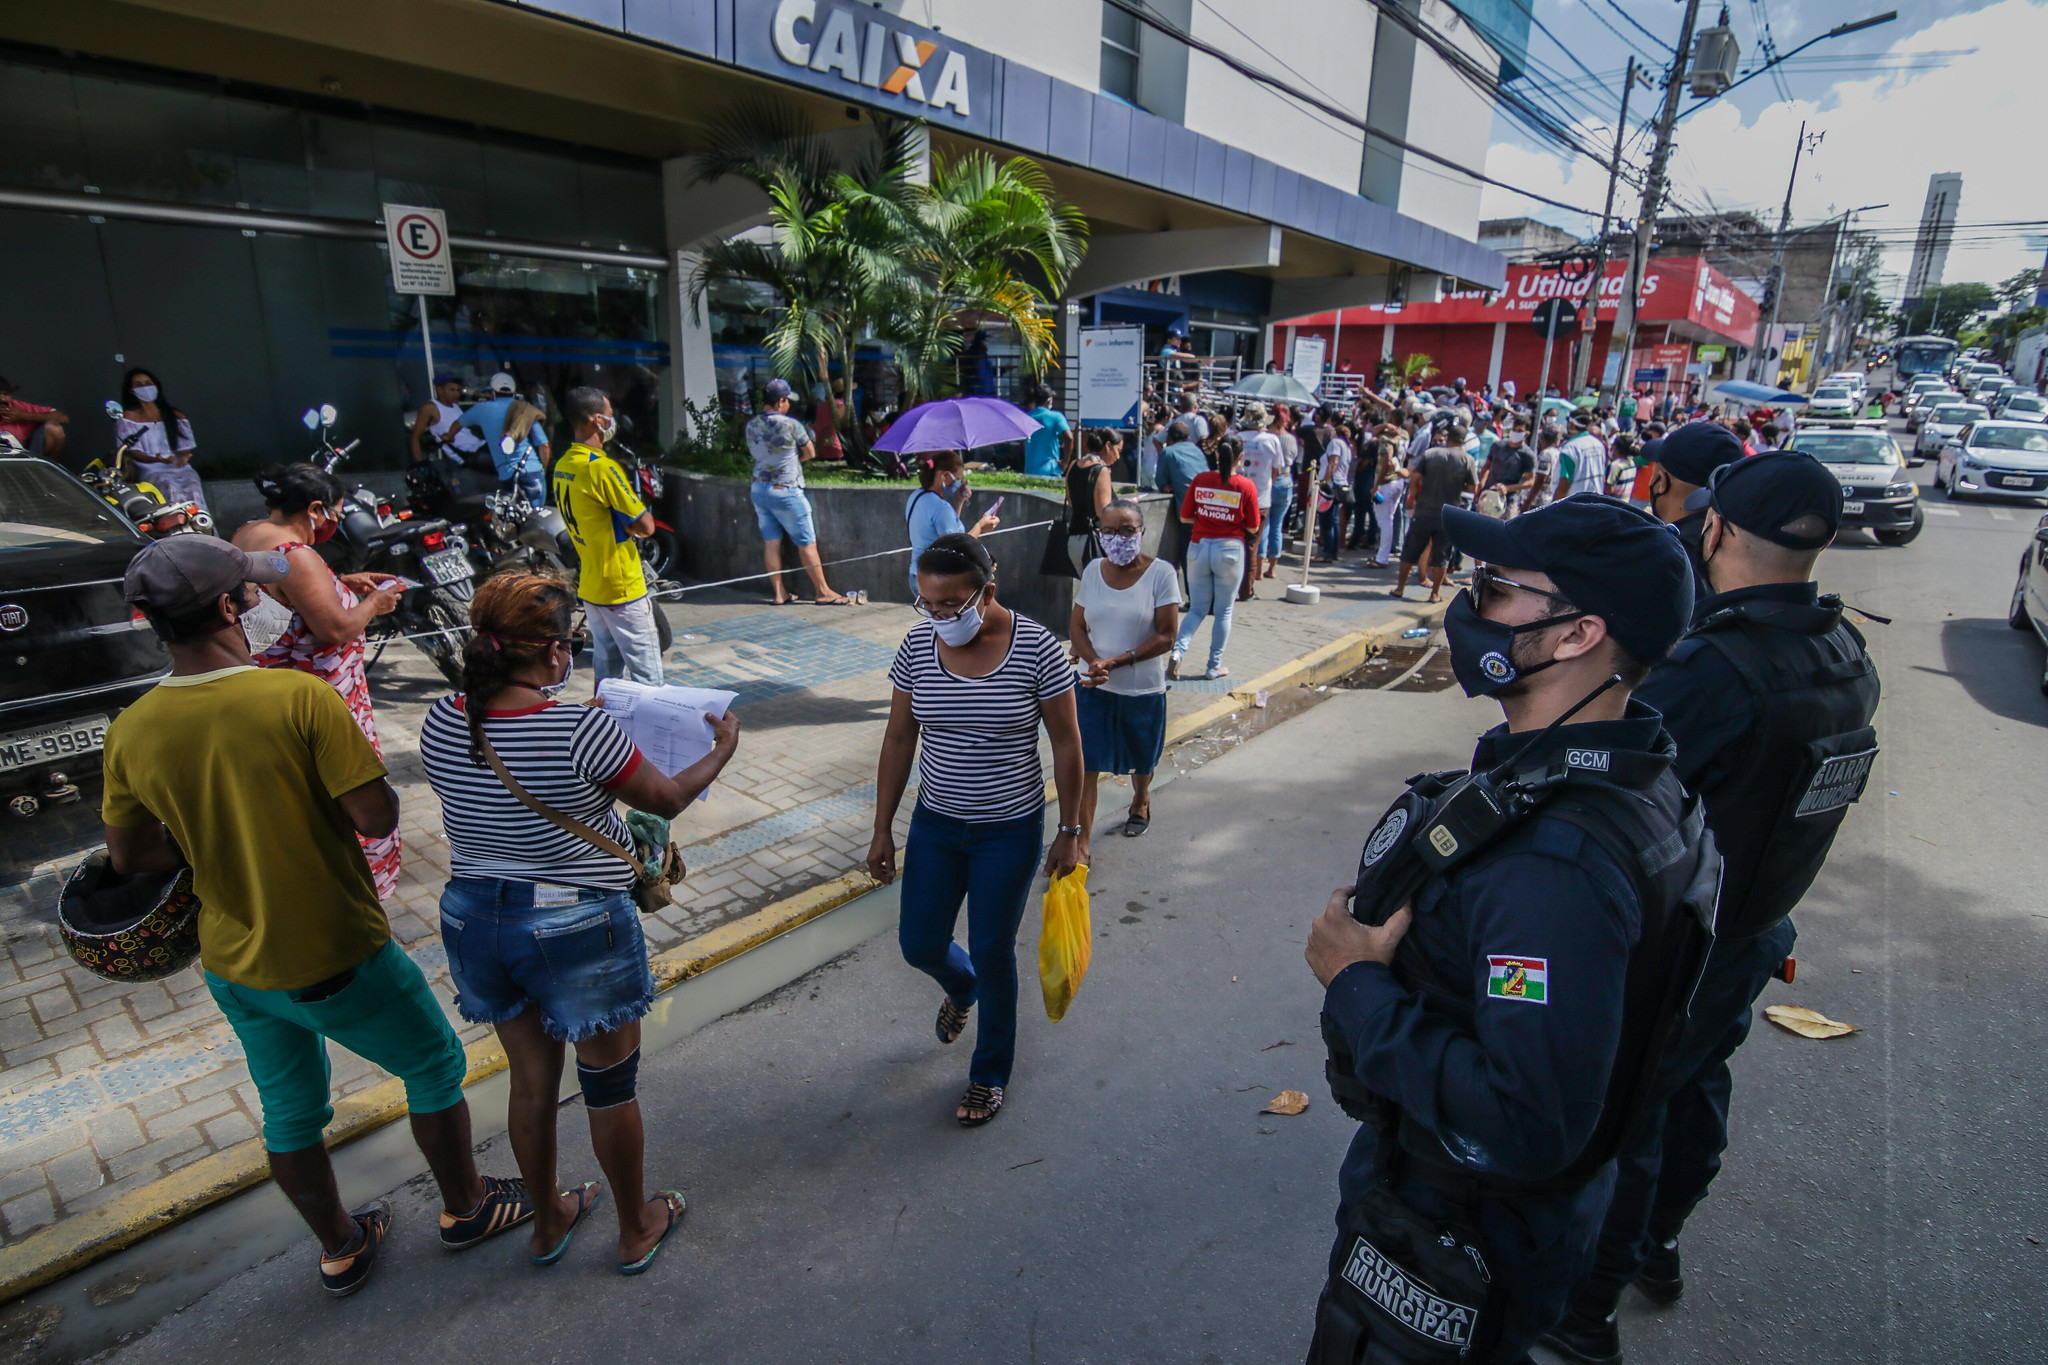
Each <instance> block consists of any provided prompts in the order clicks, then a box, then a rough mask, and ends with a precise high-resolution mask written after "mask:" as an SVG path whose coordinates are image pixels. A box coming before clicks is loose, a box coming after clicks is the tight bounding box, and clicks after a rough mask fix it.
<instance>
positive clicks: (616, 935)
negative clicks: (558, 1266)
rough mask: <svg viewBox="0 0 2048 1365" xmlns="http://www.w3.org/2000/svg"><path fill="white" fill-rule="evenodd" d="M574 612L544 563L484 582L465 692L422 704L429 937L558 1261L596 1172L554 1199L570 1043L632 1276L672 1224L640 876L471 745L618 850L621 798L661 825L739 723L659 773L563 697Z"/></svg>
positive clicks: (623, 834)
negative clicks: (497, 1059) (643, 1084)
mask: <svg viewBox="0 0 2048 1365" xmlns="http://www.w3.org/2000/svg"><path fill="white" fill-rule="evenodd" d="M575 608H576V593H575V589H574V588H573V587H571V586H570V585H569V584H568V583H565V582H562V581H560V580H558V579H555V578H552V577H549V576H547V575H544V574H535V573H520V572H516V571H508V572H505V573H500V574H496V575H494V576H493V577H491V578H490V579H488V580H487V581H486V582H485V583H484V585H483V586H482V587H480V588H478V589H477V591H476V598H475V600H473V601H472V602H471V603H470V606H469V619H470V622H471V624H472V625H474V626H475V627H476V633H475V635H474V636H473V637H472V638H471V639H470V641H469V643H468V644H467V645H465V646H464V649H463V668H462V676H463V687H464V691H463V694H462V695H460V696H454V697H444V698H442V699H441V700H440V701H437V702H435V703H434V705H433V706H432V707H430V708H429V709H428V711H427V718H426V721H425V722H424V723H423V724H422V725H421V726H420V757H421V759H422V760H423V762H424V763H425V765H426V769H427V781H428V782H429V783H431V784H432V785H433V788H434V794H435V795H436V796H438V797H439V798H440V799H441V818H442V822H443V824H444V826H445V827H446V829H447V833H448V853H449V879H448V886H447V888H446V890H444V891H443V892H442V893H441V942H442V944H443V945H444V946H445V947H446V948H447V950H448V968H449V972H450V974H451V975H453V977H454V978H455V989H456V997H455V1007H456V1009H457V1010H458V1011H459V1012H460V1013H461V1015H462V1017H463V1018H464V1019H467V1020H469V1021H470V1022H471V1023H477V1024H490V1025H492V1026H493V1027H494V1028H496V1030H497V1032H498V1041H499V1042H500V1043H502V1044H503V1045H504V1048H505V1056H506V1059H507V1061H508V1062H509V1063H510V1070H511V1073H512V1077H511V1079H512V1096H511V1103H510V1105H509V1108H508V1114H507V1118H508V1121H509V1129H510V1136H511V1139H512V1155H513V1158H514V1159H515V1160H516V1161H518V1163H519V1171H520V1174H521V1175H522V1176H524V1177H525V1180H526V1187H527V1189H528V1190H530V1191H532V1192H533V1193H534V1196H535V1198H534V1204H533V1206H531V1207H534V1208H535V1213H534V1215H533V1217H534V1230H533V1236H532V1237H531V1239H530V1240H529V1242H528V1247H529V1250H530V1251H531V1253H532V1258H533V1262H534V1264H535V1265H553V1264H554V1263H555V1262H557V1261H559V1260H560V1259H561V1257H562V1254H563V1253H564V1252H565V1251H567V1250H568V1249H569V1238H570V1236H571V1235H572V1234H573V1233H574V1231H575V1228H576V1225H577V1224H578V1223H580V1222H582V1220H583V1215H585V1214H586V1213H589V1212H590V1211H591V1210H592V1209H593V1208H595V1207H596V1206H597V1202H598V1196H599V1193H600V1187H599V1185H598V1182H597V1181H595V1180H591V1181H586V1182H584V1183H583V1184H582V1185H581V1186H580V1187H578V1188H577V1189H575V1190H572V1191H570V1192H568V1193H566V1194H556V1193H553V1192H554V1191H555V1190H556V1189H557V1188H558V1187H557V1186H556V1183H555V1112H556V1099H557V1097H558V1096H559V1095H560V1093H561V1085H562V1064H563V1060H564V1058H563V1047H564V1044H565V1043H566V1044H567V1045H569V1046H572V1047H574V1048H575V1049H576V1079H577V1081H578V1082H579V1083H580V1085H581V1088H582V1091H583V1100H584V1106H585V1108H586V1109H587V1110H588V1113H589V1118H590V1144H591V1147H592V1148H593V1149H594V1150H595V1152H596V1155H597V1164H598V1166H599V1167H600V1168H601V1169H602V1170H603V1171H604V1173H605V1176H606V1177H607V1178H608V1179H609V1180H610V1181H611V1184H612V1191H613V1193H614V1194H615V1195H616V1196H617V1199H618V1214H619V1244H618V1262H617V1265H618V1269H619V1271H620V1272H621V1273H622V1274H627V1275H637V1274H639V1273H640V1272H641V1271H643V1270H645V1269H647V1268H648V1266H650V1265H651V1264H653V1262H654V1258H655V1255H656V1254H657V1253H658V1252H659V1251H660V1250H661V1244H662V1241H663V1240H664V1239H665V1238H666V1237H667V1236H668V1234H669V1233H670V1232H671V1231H673V1230H674V1228H675V1226H676V1225H677V1224H678V1223H680V1222H682V1219H683V1196H682V1195H681V1194H679V1193H678V1192H676V1191H674V1190H662V1191H659V1192H658V1193H657V1194H656V1195H655V1197H654V1198H652V1199H645V1198H643V1197H642V1196H643V1194H644V1193H645V1191H644V1187H643V1185H642V1173H641V1156H642V1152H643V1149H644V1147H645V1137H644V1133H643V1129H642V1126H641V1120H640V1105H639V1101H638V1100H637V1099H636V1098H635V1078H636V1076H637V1074H638V1070H639V1065H640V1017H641V1016H642V1015H644V1014H646V1013H647V1011H648V1009H649V1007H650V1006H651V1005H652V1004H653V1002H654V977H653V974H652V973H651V972H650V971H649V970H648V966H647V942H646V939H645V938H643V937H642V935H641V930H640V916H639V914H638V913H637V912H636V907H635V906H634V903H633V895H632V891H633V882H634V871H633V869H632V868H631V867H629V866H627V864H626V861H625V859H623V858H621V857H619V856H617V855H616V854H613V853H609V852H607V851H605V850H604V849H602V848H600V847H598V846H597V845H595V844H593V843H591V842H590V841H589V840H587V839H585V838H583V837H582V836H581V835H579V834H576V833H574V832H572V831H570V830H567V829H563V828H561V827H559V826H557V825H556V824H554V823H553V822H552V821H550V820H548V819H547V818H546V817H544V816H542V815H541V814H540V813H539V812H537V811H534V810H532V809H530V808H528V807H527V806H526V805H525V803H523V802H522V801H520V800H519V798H518V797H516V796H514V795H513V794H512V792H511V790H510V789H509V788H508V787H507V786H506V785H505V784H504V783H503V782H502V781H500V780H499V778H498V776H497V774H496V772H495V771H494V770H493V769H492V767H491V765H490V762H489V759H488V757H487V756H486V754H485V750H484V745H485V744H486V743H488V744H489V745H490V748H491V751H492V752H493V753H495V754H496V755H497V757H498V759H499V761H500V762H502V763H503V764H504V765H505V769H506V771H507V772H509V773H511V774H512V777H513V779H514V780H515V781H517V782H518V784H519V785H520V786H521V787H523V788H524V789H525V790H526V792H527V793H528V795H530V796H532V797H533V798H534V799H535V800H536V801H538V802H540V803H541V804H542V805H544V806H546V807H547V808H549V809H550V810H553V811H555V812H556V813H558V814H560V815H563V816H566V817H568V818H569V819H571V820H574V821H577V822H579V823H581V824H582V825H584V826H586V827H588V828H590V829H593V830H595V831H597V832H598V833H600V834H603V835H604V836H606V837H607V838H609V839H611V840H612V841H613V842H615V843H617V844H619V845H621V846H623V847H625V848H629V849H630V848H632V847H633V843H634V840H633V835H632V833H631V832H630V831H629V830H628V828H627V826H626V822H625V821H624V820H622V819H620V818H619V813H618V811H617V810H616V809H615V808H614V802H615V800H620V801H624V802H625V803H626V804H627V805H628V806H629V807H631V808H632V809H634V810H640V811H646V812H648V813H650V814H653V815H656V816H659V817H661V818H662V819H663V820H667V819H670V818H672V817H674V816H676V815H678V814H680V813H681V812H682V811H683V810H684V809H685V808H686V807H688V805H689V804H690V802H692V801H694V800H696V799H697V797H698V795H699V794H701V793H702V792H703V790H704V788H706V787H707V786H709V785H710V784H711V782H712V780H713V779H714V778H716V777H717V776H718V774H719V772H720V771H721V770H722V769H723V768H724V767H725V765H726V762H727V760H729V759H730V758H731V757H732V755H733V751H734V750H735V749H737V748H738V746H739V718H738V717H737V716H736V715H734V714H733V713H731V712H730V711H728V712H727V713H726V715H725V716H724V717H723V718H722V719H720V720H718V721H714V722H712V732H713V741H714V742H713V746H712V750H711V752H710V753H709V754H707V755H706V756H705V757H704V758H702V759H700V760H698V761H697V762H696V763H694V764H692V765H691V766H689V767H687V768H685V769H683V770H682V771H681V772H679V773H677V774H676V775H675V776H674V777H669V776H667V775H665V774H664V773H662V771H661V770H660V769H658V768H656V767H655V766H654V765H653V764H652V763H649V762H647V761H646V760H645V759H644V758H642V757H641V754H640V750H639V749H638V748H637V747H636V746H635V745H634V743H633V741H632V740H631V739H629V738H628V737H627V735H626V732H625V730H624V729H622V728H621V727H620V725H619V723H618V722H617V721H616V720H613V719H612V718H611V717H610V716H609V715H607V714H606V713H605V712H603V711H601V710H598V709H596V708H594V707H588V706H562V705H558V704H557V703H556V701H555V696H556V694H557V693H559V692H560V691H561V690H562V688H563V687H564V686H566V685H567V684H568V681H569V673H570V669H571V667H572V664H573V660H574V644H573V642H572V640H571V638H570V635H569V628H570V622H571V620H572V617H573V613H574V611H575ZM543 1191H546V1192H548V1193H542V1192H543Z"/></svg>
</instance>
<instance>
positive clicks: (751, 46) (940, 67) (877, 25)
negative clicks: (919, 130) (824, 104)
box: [735, 0, 995, 131]
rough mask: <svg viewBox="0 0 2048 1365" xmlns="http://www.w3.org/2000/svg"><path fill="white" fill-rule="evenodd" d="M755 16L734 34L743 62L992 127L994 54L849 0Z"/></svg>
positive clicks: (903, 108) (949, 120) (805, 2)
mask: <svg viewBox="0 0 2048 1365" xmlns="http://www.w3.org/2000/svg"><path fill="white" fill-rule="evenodd" d="M741 13H742V14H745V13H746V11H745V10H744V9H743V10H742V11H741ZM755 14H756V16H757V18H756V21H755V24H754V25H749V24H748V23H747V22H746V20H745V19H744V18H742V19H741V21H740V26H739V32H738V34H737V35H736V37H737V43H736V45H735V46H736V48H737V51H736V53H735V55H736V56H737V57H738V58H739V60H740V62H741V63H742V64H743V65H746V66H751V67H754V68H755V69H756V70H760V71H765V72H769V73H771V74H774V75H778V76H781V77H783V78H784V79H787V80H795V81H800V82H802V83H803V84H805V85H809V86H812V87H814V88H816V89H819V90H822V91H825V92H826V93H829V94H838V95H841V96H844V97H845V98H847V99H853V100H859V101H860V102H862V103H865V104H875V105H881V106H883V107H885V108H891V109H894V110H896V111H897V112H900V113H905V114H914V115H918V116H921V117H925V118H930V119H933V120H935V121H937V122H940V123H944V124H948V125H951V126H953V127H957V128H961V129H962V130H964V131H985V130H986V127H987V124H988V121H989V117H988V112H987V111H988V110H989V109H990V108H991V107H992V105H993V103H994V99H995V91H994V90H993V89H992V88H991V87H992V86H993V84H994V80H995V77H994V67H995V59H994V58H993V57H991V56H990V55H989V54H988V53H986V52H981V51H977V50H975V49H973V48H968V47H963V46H961V45H960V44H958V43H955V42H951V41H949V40H948V39H947V38H946V37H945V36H944V35H943V34H939V33H934V32H932V31H931V30H929V29H925V28H920V27H918V26H917V25H915V24H908V23H905V22H903V21H902V20H901V19H898V18H896V17H895V16H894V15H892V14H888V13H886V12H884V11H882V10H878V9H872V8H869V7H868V6H866V5H858V4H850V3H844V2H843V0H778V3H776V4H775V5H774V7H773V9H772V10H771V11H770V12H769V13H768V14H767V15H765V16H761V15H760V13H759V11H758V10H756V11H755ZM760 18H765V19H766V20H767V22H766V23H760ZM750 28H751V29H752V31H751V32H750V31H749V29H750Z"/></svg>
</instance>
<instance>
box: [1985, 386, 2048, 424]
mask: <svg viewBox="0 0 2048 1365" xmlns="http://www.w3.org/2000/svg"><path fill="white" fill-rule="evenodd" d="M1991 415H1992V416H1994V417H1996V418H1997V419H1998V420H1999V421H2001V422H2048V398H2043V397H2042V396H2041V395H2040V394H2038V393H2029V392H2028V391H2027V390H2025V389H2012V390H2008V391H2007V392H2006V393H2004V394H2001V395H2000V396H1999V399H1998V406H1997V407H1995V408H1993V409H1992V412H1991Z"/></svg>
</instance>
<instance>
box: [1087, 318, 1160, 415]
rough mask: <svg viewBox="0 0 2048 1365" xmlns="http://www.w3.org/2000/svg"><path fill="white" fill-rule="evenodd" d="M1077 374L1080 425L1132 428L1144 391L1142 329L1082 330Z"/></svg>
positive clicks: (1105, 328) (1143, 336)
mask: <svg viewBox="0 0 2048 1365" xmlns="http://www.w3.org/2000/svg"><path fill="white" fill-rule="evenodd" d="M1080 372H1081V425H1082V426H1084V427H1085V426H1088V425H1090V424H1091V423H1092V424H1094V425H1096V426H1112V427H1128V426H1135V425H1136V424H1137V421H1138V400H1139V399H1140V398H1141V397H1142V396H1143V395H1144V392H1145V330H1144V329H1143V328H1142V327H1083V328H1082V329H1081V354H1080Z"/></svg>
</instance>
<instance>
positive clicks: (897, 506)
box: [663, 469, 1171, 636]
mask: <svg viewBox="0 0 2048 1365" xmlns="http://www.w3.org/2000/svg"><path fill="white" fill-rule="evenodd" d="M664 472H665V473H666V474H667V475H668V484H667V488H666V490H665V492H664V495H663V501H664V503H665V507H664V509H663V510H664V512H665V514H666V515H665V516H664V518H663V519H664V520H666V521H667V522H668V523H669V524H670V525H671V526H674V527H675V528H676V534H677V537H678V538H679V539H680V540H681V542H682V568H683V573H684V575H685V576H686V577H688V578H691V579H694V580H696V581H698V582H715V581H717V580H721V579H727V578H738V577H741V576H743V575H746V574H758V573H761V572H762V571H763V563H762V559H761V536H760V531H759V528H758V524H757V522H756V520H755V517H754V503H753V497H752V494H751V492H750V489H749V486H748V484H747V483H746V482H745V481H744V480H740V479H720V478H713V477H711V476H710V475H706V474H694V473H689V472H686V471H683V470H678V469H668V470H666V471H664ZM911 492H912V490H911V489H908V488H904V487H901V486H877V487H862V486H859V485H839V484H835V485H829V486H814V487H812V488H810V489H809V490H808V495H809V497H810V500H811V520H812V522H813V524H814V525H815V526H816V527H817V531H818V552H819V554H820V555H822V556H823V557H824V560H825V564H826V566H827V567H826V569H825V577H826V579H827V580H828V581H829V582H830V583H831V585H832V586H833V587H834V588H835V589H837V590H839V591H840V592H845V591H847V590H848V589H851V588H861V589H865V590H866V592H867V594H868V596H869V597H871V598H873V599H874V600H875V601H877V602H909V601H910V600H911V590H910V581H909V568H910V539H909V534H908V523H907V522H906V520H905V510H906V504H907V503H908V502H909V499H910V494H911ZM998 496H1000V497H1001V498H1002V499H1003V507H1002V511H1001V512H999V513H998V514H997V515H998V516H1000V517H1001V518H1002V519H1003V525H1004V528H1005V529H1001V530H998V531H997V532H995V533H994V534H992V535H991V536H990V537H989V539H988V545H989V548H990V550H991V551H992V552H993V553H994V555H995V557H996V562H997V571H996V578H997V590H998V592H999V593H1000V594H1001V597H1002V600H1003V603H1004V604H1005V605H1006V606H1010V607H1014V608H1016V609H1017V610H1018V611H1021V612H1023V613H1024V614H1025V615H1026V616H1029V617H1031V618H1032V619H1033V620H1035V621H1039V622H1042V623H1043V624H1044V625H1045V626H1047V627H1048V628H1049V629H1051V630H1052V631H1053V632H1054V633H1055V634H1058V635H1061V636H1064V635H1065V634H1066V633H1067V621H1068V619H1069V617H1070V616H1071V615H1072V612H1073V609H1074V585H1075V580H1073V579H1071V578H1065V577H1051V576H1048V575H1044V574H1041V573H1039V572H1038V564H1039V556H1040V554H1041V553H1042V551H1043V549H1044V546H1045V537H1046V534H1047V532H1048V530H1049V528H1047V527H1043V526H1035V527H1031V528H1030V529H1028V530H1010V529H1007V528H1010V527H1016V526H1022V525H1029V523H1032V522H1039V521H1046V520H1049V519H1052V518H1056V517H1058V516H1059V515H1060V508H1061V503H1060V499H1059V498H1057V497H1049V496H1047V495H1045V494H1043V493H1036V492H1023V491H1020V490H1016V489H1004V490H1002V491H1001V492H1000V493H994V492H977V493H976V494H975V495H974V497H973V499H972V500H971V501H970V502H969V503H968V508H967V513H966V515H964V516H963V517H962V518H961V519H962V520H963V521H969V522H970V523H971V521H972V519H973V518H974V517H976V516H979V515H980V514H981V513H982V512H984V511H986V510H987V509H988V507H989V505H990V504H991V503H992V502H994V501H995V499H996V498H997V497H998ZM1138 498H1139V501H1140V503H1141V504H1142V505H1143V507H1144V509H1145V550H1146V552H1147V553H1148V554H1156V553H1158V549H1159V536H1160V532H1161V530H1162V529H1163V528H1164V527H1165V525H1166V517H1167V515H1168V507H1167V505H1168V503H1169V502H1170V501H1171V499H1170V498H1168V497H1167V496H1166V495H1165V494H1163V493H1144V494H1140V495H1138ZM839 560H853V561H855V562H853V563H835V562H834V561H839ZM782 562H783V565H784V567H786V568H793V567H794V566H795V565H796V562H797V559H796V547H795V546H793V545H791V544H790V543H789V542H788V541H787V540H785V541H784V542H783V546H782ZM736 586H737V587H738V589H739V591H741V592H760V593H761V594H763V595H764V596H765V595H772V594H770V593H769V589H768V585H767V583H766V581H765V580H757V581H756V582H755V583H751V584H739V585H736ZM802 591H803V592H804V594H805V595H806V596H808V595H809V593H810V587H809V585H808V583H807V582H806V583H805V584H804V586H803V588H802Z"/></svg>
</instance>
